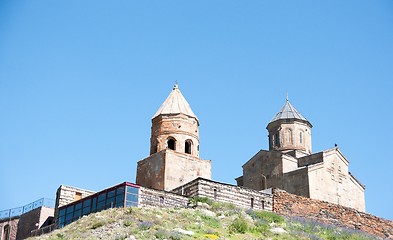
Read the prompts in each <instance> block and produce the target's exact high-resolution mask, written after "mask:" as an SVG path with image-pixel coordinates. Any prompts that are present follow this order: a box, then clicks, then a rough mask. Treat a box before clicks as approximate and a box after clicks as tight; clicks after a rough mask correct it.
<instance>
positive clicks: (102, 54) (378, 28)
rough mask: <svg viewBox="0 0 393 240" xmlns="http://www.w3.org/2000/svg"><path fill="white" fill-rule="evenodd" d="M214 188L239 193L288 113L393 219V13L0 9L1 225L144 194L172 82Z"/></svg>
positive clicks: (81, 4) (352, 9) (176, 7)
mask: <svg viewBox="0 0 393 240" xmlns="http://www.w3.org/2000/svg"><path fill="white" fill-rule="evenodd" d="M176 80H177V81H179V87H180V89H181V91H182V93H183V95H184V96H185V97H186V99H187V100H188V102H189V103H190V104H191V107H192V109H193V111H194V112H195V113H196V114H197V116H198V117H199V119H200V123H201V126H200V137H201V157H202V158H204V159H210V160H212V163H213V179H214V180H217V181H222V182H227V183H233V184H234V183H235V181H234V178H236V177H238V176H240V175H241V174H242V169H241V166H242V165H243V164H244V163H245V162H246V161H247V160H248V159H249V158H250V157H251V156H253V155H254V154H255V153H256V152H257V151H258V150H260V149H267V148H268V144H267V131H266V129H265V127H266V125H267V124H268V122H269V120H270V119H271V118H272V117H273V116H274V115H275V114H276V113H277V111H279V109H280V108H281V107H282V105H283V104H284V103H285V95H286V93H287V92H288V93H289V99H290V101H291V103H292V104H293V105H294V106H295V107H296V108H297V109H298V110H299V111H300V112H301V113H302V114H303V115H304V116H305V117H306V118H307V119H308V120H309V121H310V122H311V123H312V124H313V126H314V128H313V151H314V152H318V151H322V150H325V149H328V148H331V147H333V146H334V144H335V143H337V144H338V145H339V148H340V149H341V151H342V152H343V153H344V154H345V155H346V157H347V159H348V160H349V161H350V166H349V167H350V171H351V172H352V173H353V174H354V175H355V176H356V177H357V178H358V179H359V180H360V181H361V182H362V183H363V184H364V185H366V188H367V189H366V208H367V212H369V213H372V214H374V215H377V216H380V217H384V218H388V219H393V207H392V203H393V191H392V183H393V181H392V169H393V159H392V153H391V149H392V146H393V137H392V136H393V127H392V126H393V125H392V124H391V122H390V120H391V119H392V118H393V104H392V103H393V101H392V91H393V1H388V0H386V1H378V0H376V1H362V0H354V1H350V0H348V1H342V0H338V1H324V2H323V1H318V2H316V1H261V0H258V1H246V2H245V1H229V0H225V1H126V0H122V1H120V0H119V1H97V0H94V1H88V0H85V1H44V0H36V1H27V0H26V1H23V0H21V1H11V0H3V1H1V2H0V195H1V198H0V210H2V209H7V208H12V207H18V206H22V205H24V204H27V203H29V202H32V201H34V200H36V199H39V198H41V197H49V198H55V191H56V189H57V187H59V185H61V184H65V185H71V186H76V187H81V188H85V189H91V190H101V189H104V188H107V187H109V186H112V185H115V184H117V183H120V182H123V181H130V182H134V181H135V173H136V163H137V161H138V160H141V159H143V158H145V157H147V156H148V154H149V138H150V126H151V117H152V116H153V115H154V113H155V111H156V110H157V109H158V107H159V106H160V105H161V103H162V102H163V101H164V100H165V98H166V97H167V96H168V94H169V93H170V91H171V89H172V86H173V84H174V82H175V81H176Z"/></svg>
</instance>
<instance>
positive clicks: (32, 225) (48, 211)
mask: <svg viewBox="0 0 393 240" xmlns="http://www.w3.org/2000/svg"><path fill="white" fill-rule="evenodd" d="M53 214H54V209H53V208H48V207H39V208H36V209H34V210H32V211H30V212H27V213H24V214H22V215H21V216H20V220H19V223H18V233H17V236H16V239H25V238H27V237H30V235H31V231H33V230H35V229H37V228H40V227H41V226H42V225H43V224H44V223H45V221H46V220H47V219H48V218H49V217H53ZM36 224H37V226H36Z"/></svg>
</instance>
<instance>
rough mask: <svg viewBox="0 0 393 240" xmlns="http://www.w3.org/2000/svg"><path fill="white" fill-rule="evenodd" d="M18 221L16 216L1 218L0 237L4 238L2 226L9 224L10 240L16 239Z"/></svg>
mask: <svg viewBox="0 0 393 240" xmlns="http://www.w3.org/2000/svg"><path fill="white" fill-rule="evenodd" d="M18 223H19V217H17V218H11V219H9V218H7V219H2V221H1V222H0V239H4V238H5V232H4V227H5V226H7V225H8V226H9V229H10V240H15V239H16V233H17V231H18Z"/></svg>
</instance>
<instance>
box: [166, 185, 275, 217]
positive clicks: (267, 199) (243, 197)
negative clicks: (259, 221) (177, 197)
mask: <svg viewBox="0 0 393 240" xmlns="http://www.w3.org/2000/svg"><path fill="white" fill-rule="evenodd" d="M173 192H175V193H178V194H181V195H184V196H187V197H193V196H199V197H208V198H210V199H212V200H215V201H218V202H226V203H232V204H234V205H236V206H239V207H243V208H253V209H257V210H268V211H272V195H271V194H268V193H262V192H259V191H256V190H252V189H247V188H243V187H238V186H234V185H230V184H225V183H219V182H215V181H211V180H207V179H203V178H197V179H195V180H193V181H191V182H189V183H187V184H185V185H183V186H182V187H179V188H176V189H174V190H173ZM251 202H253V203H251ZM251 204H252V205H253V206H251Z"/></svg>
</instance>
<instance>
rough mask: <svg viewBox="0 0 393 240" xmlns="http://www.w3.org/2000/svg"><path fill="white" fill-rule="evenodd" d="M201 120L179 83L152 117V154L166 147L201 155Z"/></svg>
mask: <svg viewBox="0 0 393 240" xmlns="http://www.w3.org/2000/svg"><path fill="white" fill-rule="evenodd" d="M198 127H199V120H198V118H197V116H196V115H195V114H194V112H193V111H192V110H191V107H190V105H189V104H188V102H187V101H186V99H185V98H184V97H183V95H182V93H181V92H180V90H179V87H178V86H177V84H175V86H174V87H173V89H172V92H171V93H170V94H169V96H168V98H167V99H166V100H165V101H164V103H163V104H162V105H161V107H160V108H159V109H158V111H157V112H156V114H154V116H153V118H152V126H151V137H150V155H152V154H154V153H156V152H159V151H161V150H164V149H167V148H168V149H171V150H174V151H176V152H181V153H186V154H190V155H191V156H194V157H199V129H198Z"/></svg>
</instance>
